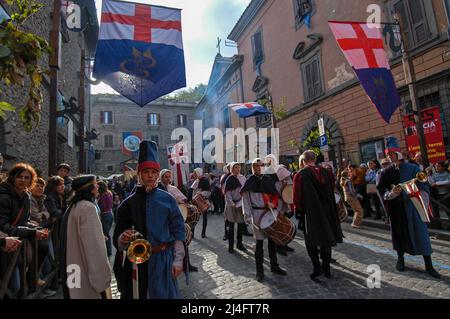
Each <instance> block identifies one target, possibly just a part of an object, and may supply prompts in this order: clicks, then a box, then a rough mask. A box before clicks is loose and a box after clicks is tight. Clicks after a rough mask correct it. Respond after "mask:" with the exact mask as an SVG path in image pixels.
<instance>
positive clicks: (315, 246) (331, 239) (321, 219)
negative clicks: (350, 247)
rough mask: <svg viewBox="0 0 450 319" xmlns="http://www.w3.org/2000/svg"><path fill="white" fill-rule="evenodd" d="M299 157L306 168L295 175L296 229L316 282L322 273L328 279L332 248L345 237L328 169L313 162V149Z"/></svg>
mask: <svg viewBox="0 0 450 319" xmlns="http://www.w3.org/2000/svg"><path fill="white" fill-rule="evenodd" d="M302 157H303V159H304V164H305V167H304V168H303V169H302V170H301V171H300V172H299V173H297V174H296V175H295V177H294V205H295V209H296V211H299V213H300V223H299V228H300V229H302V230H303V232H304V234H305V244H306V249H307V251H308V255H309V257H310V258H311V261H312V264H313V267H314V271H313V273H312V274H311V275H310V278H311V279H312V280H314V281H317V279H316V278H317V277H318V276H320V275H321V274H322V272H323V273H324V275H325V277H327V278H331V268H330V262H331V247H333V246H336V244H337V243H342V238H343V237H344V236H343V234H342V230H341V225H340V222H339V220H338V214H337V211H336V202H335V199H334V185H333V180H332V179H331V177H330V174H329V172H328V171H327V170H326V169H325V168H323V167H321V166H316V165H315V161H316V154H315V153H314V152H313V151H306V152H304V153H303V155H302ZM302 157H301V158H302ZM319 250H320V257H321V259H322V265H321V264H320V259H319Z"/></svg>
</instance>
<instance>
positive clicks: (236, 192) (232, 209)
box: [225, 162, 247, 253]
mask: <svg viewBox="0 0 450 319" xmlns="http://www.w3.org/2000/svg"><path fill="white" fill-rule="evenodd" d="M236 165H239V163H237V162H233V163H231V164H230V170H231V171H233V168H234V167H235V166H236ZM245 181H246V179H245V177H244V176H243V175H241V174H237V175H234V174H233V173H232V174H231V175H229V176H228V178H227V180H226V181H225V218H226V220H227V221H228V251H229V252H230V253H233V252H234V224H235V223H237V225H238V226H237V245H236V248H237V249H239V250H242V251H247V248H245V247H244V245H243V244H242V235H243V230H244V216H243V214H242V196H241V193H240V192H241V188H242V186H244V184H245Z"/></svg>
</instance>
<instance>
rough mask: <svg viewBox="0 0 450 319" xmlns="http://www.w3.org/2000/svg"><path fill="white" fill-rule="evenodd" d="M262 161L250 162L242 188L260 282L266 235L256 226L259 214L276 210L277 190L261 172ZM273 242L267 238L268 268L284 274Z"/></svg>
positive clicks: (272, 182) (257, 275) (245, 216)
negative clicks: (249, 169) (247, 175)
mask: <svg viewBox="0 0 450 319" xmlns="http://www.w3.org/2000/svg"><path fill="white" fill-rule="evenodd" d="M263 166H264V162H263V161H262V159H260V158H256V159H254V160H253V162H252V173H253V174H252V175H250V176H249V178H248V179H247V181H246V182H245V184H244V187H243V188H242V190H241V192H242V206H243V213H244V219H245V221H246V222H247V223H249V224H250V223H252V224H253V234H254V235H253V236H254V238H255V240H256V251H255V262H256V279H257V280H258V281H259V282H261V281H263V280H264V268H263V261H264V251H263V242H264V239H265V238H267V236H266V235H265V234H264V233H263V232H262V231H261V230H260V229H259V228H258V227H259V221H260V218H261V216H262V215H263V214H264V213H265V212H266V211H267V210H272V211H274V212H275V213H276V212H277V207H278V198H279V195H278V192H277V189H276V187H275V182H274V181H273V179H271V178H270V177H268V176H265V175H263V174H262V167H263ZM275 246H276V245H275V242H274V241H273V240H272V239H271V238H270V237H269V238H268V249H269V258H270V270H271V271H272V272H273V273H275V274H278V275H282V276H285V275H286V271H285V270H284V269H281V268H280V266H279V265H278V261H277V253H276V250H275Z"/></svg>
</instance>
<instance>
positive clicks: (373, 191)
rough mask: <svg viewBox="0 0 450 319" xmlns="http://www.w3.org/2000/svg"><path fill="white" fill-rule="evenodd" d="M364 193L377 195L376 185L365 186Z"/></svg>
mask: <svg viewBox="0 0 450 319" xmlns="http://www.w3.org/2000/svg"><path fill="white" fill-rule="evenodd" d="M366 193H367V194H377V193H378V189H377V185H375V184H367V185H366Z"/></svg>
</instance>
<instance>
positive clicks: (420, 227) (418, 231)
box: [399, 163, 433, 256]
mask: <svg viewBox="0 0 450 319" xmlns="http://www.w3.org/2000/svg"><path fill="white" fill-rule="evenodd" d="M418 172H420V168H419V167H417V166H416V165H414V164H410V163H400V165H399V173H400V183H404V182H407V181H409V180H411V179H413V178H415V177H416V175H417V173H418ZM419 184H421V183H419ZM418 187H420V188H421V189H422V190H425V191H427V190H428V192H429V188H428V187H423V186H420V185H418ZM402 196H403V199H404V202H405V213H406V219H407V221H408V233H409V237H410V239H411V245H412V250H413V254H414V255H424V256H427V255H431V253H432V252H433V250H432V248H431V243H430V237H429V235H428V228H427V225H426V224H425V223H424V222H423V221H422V219H421V218H420V215H419V213H418V212H417V210H416V208H415V207H414V204H413V203H412V202H411V200H410V199H409V198H408V196H407V195H406V194H405V192H402Z"/></svg>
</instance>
